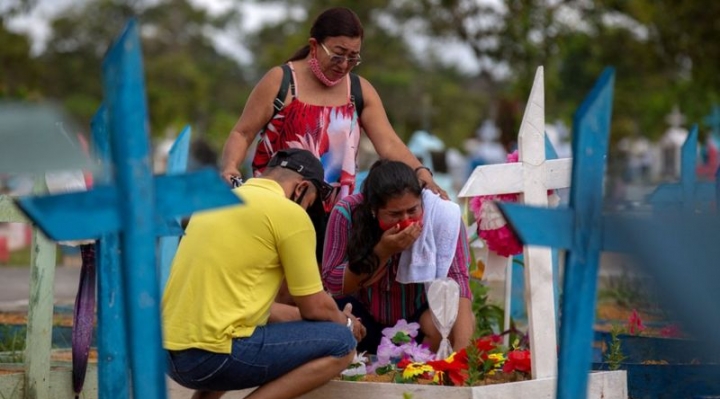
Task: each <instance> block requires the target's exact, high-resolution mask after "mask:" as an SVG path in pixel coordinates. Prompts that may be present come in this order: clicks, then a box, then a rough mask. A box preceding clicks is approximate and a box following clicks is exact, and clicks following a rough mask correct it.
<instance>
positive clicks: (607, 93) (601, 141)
mask: <svg viewBox="0 0 720 399" xmlns="http://www.w3.org/2000/svg"><path fill="white" fill-rule="evenodd" d="M614 79H615V74H614V70H613V69H612V68H608V69H606V70H605V71H604V72H603V74H602V75H601V76H600V78H599V79H598V81H597V83H596V85H595V87H594V88H593V89H592V91H591V92H590V94H589V96H588V97H587V98H586V99H585V101H584V102H583V103H582V105H581V106H580V108H579V109H578V111H577V113H576V114H575V117H574V121H573V122H574V123H573V130H574V134H573V170H572V184H571V188H570V203H569V207H568V208H567V209H547V208H539V207H526V206H521V205H514V204H499V207H500V208H501V210H502V211H503V213H504V214H505V216H506V218H507V219H508V221H510V222H511V223H512V225H513V226H514V228H515V230H516V231H517V232H518V233H519V235H520V237H521V239H522V241H523V242H524V243H525V244H526V245H527V244H534V245H544V246H550V247H556V248H566V249H569V251H568V253H567V257H566V262H565V275H564V285H563V301H562V319H561V325H560V334H561V335H560V359H559V369H558V387H557V398H559V399H578V398H583V397H585V396H586V394H587V383H588V371H589V369H590V363H591V360H592V337H593V330H592V324H593V319H594V313H595V300H596V296H597V276H598V267H599V259H600V250H601V248H603V244H605V245H606V249H607V247H608V246H612V245H611V244H618V243H622V241H623V238H626V236H625V237H623V236H622V235H618V236H616V237H614V240H613V241H612V242H611V240H607V241H606V242H603V239H604V238H613V237H610V236H609V234H610V233H608V232H606V231H603V229H604V228H607V227H609V226H611V223H609V222H608V221H607V220H603V217H602V199H603V198H602V195H603V180H604V174H605V158H606V156H607V152H608V141H609V136H610V118H611V113H612V97H613V84H614Z"/></svg>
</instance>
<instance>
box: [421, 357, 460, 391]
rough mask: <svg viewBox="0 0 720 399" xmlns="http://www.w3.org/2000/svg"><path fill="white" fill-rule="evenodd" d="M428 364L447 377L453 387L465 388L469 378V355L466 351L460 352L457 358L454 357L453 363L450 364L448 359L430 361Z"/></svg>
mask: <svg viewBox="0 0 720 399" xmlns="http://www.w3.org/2000/svg"><path fill="white" fill-rule="evenodd" d="M427 364H428V365H429V366H430V367H432V368H433V369H435V371H439V372H442V373H444V375H447V377H448V378H449V379H450V382H451V383H452V385H455V386H463V385H465V381H466V380H467V378H468V371H467V368H468V364H467V353H466V352H465V349H461V350H459V351H458V352H457V353H456V354H455V356H453V357H452V361H451V362H449V361H447V359H444V360H430V361H428V362H427Z"/></svg>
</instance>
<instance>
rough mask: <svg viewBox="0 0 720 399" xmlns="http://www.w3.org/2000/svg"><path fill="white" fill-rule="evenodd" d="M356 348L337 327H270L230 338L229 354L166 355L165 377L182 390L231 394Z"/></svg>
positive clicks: (187, 352) (300, 324) (313, 324)
mask: <svg viewBox="0 0 720 399" xmlns="http://www.w3.org/2000/svg"><path fill="white" fill-rule="evenodd" d="M356 344H357V342H355V338H354V337H353V335H352V332H351V331H350V330H349V329H348V328H347V327H345V326H343V325H340V324H338V323H332V322H317V321H295V322H289V323H272V324H268V325H265V326H261V327H257V328H256V329H255V332H254V333H253V335H251V336H250V337H247V338H236V339H234V340H233V343H232V352H231V353H229V354H223V353H214V352H208V351H206V350H202V349H186V350H182V351H168V374H169V375H170V378H172V379H173V380H175V381H176V382H177V383H178V384H180V385H182V386H184V387H186V388H190V389H197V390H207V391H233V390H239V389H245V388H251V387H256V386H260V385H263V384H265V383H267V382H270V381H272V380H274V379H276V378H278V377H280V376H282V375H285V374H287V373H288V372H290V371H292V370H293V369H295V368H297V367H299V366H301V365H303V364H305V363H308V362H310V361H312V360H315V359H319V358H323V357H327V356H334V357H343V356H346V355H347V354H348V353H350V352H351V351H352V350H353V349H355V346H356Z"/></svg>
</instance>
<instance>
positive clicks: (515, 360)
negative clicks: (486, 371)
mask: <svg viewBox="0 0 720 399" xmlns="http://www.w3.org/2000/svg"><path fill="white" fill-rule="evenodd" d="M531 367H532V365H531V362H530V351H527V350H524V351H521V350H514V351H511V352H508V354H507V360H505V364H504V365H503V372H505V373H512V372H513V371H519V372H521V373H526V374H529V373H530V370H531Z"/></svg>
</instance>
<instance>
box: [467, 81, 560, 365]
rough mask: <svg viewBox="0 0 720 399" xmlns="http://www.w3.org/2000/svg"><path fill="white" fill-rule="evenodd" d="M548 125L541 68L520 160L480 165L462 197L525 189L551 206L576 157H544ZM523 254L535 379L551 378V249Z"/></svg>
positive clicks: (532, 200)
mask: <svg viewBox="0 0 720 399" xmlns="http://www.w3.org/2000/svg"><path fill="white" fill-rule="evenodd" d="M544 129H545V100H544V85H543V68H542V67H539V68H538V69H537V72H536V74H535V81H534V83H533V87H532V90H531V92H530V97H529V99H528V104H527V106H526V109H525V115H524V116H523V121H522V123H521V126H520V133H519V135H518V140H519V142H518V147H519V148H518V150H519V151H518V152H519V162H516V163H506V164H495V165H485V166H479V167H477V168H475V170H474V171H473V173H472V174H471V175H470V177H469V179H468V181H467V183H465V187H463V189H462V190H461V192H460V194H459V197H474V196H478V195H492V194H507V193H521V194H522V196H521V201H522V202H523V203H526V204H533V205H539V206H547V204H548V202H547V191H548V190H549V189H557V188H564V187H568V186H569V181H570V167H571V160H570V159H556V160H547V159H546V158H545V131H544ZM524 252H525V254H524V259H525V276H526V295H527V298H528V300H527V302H528V321H529V324H530V331H529V332H530V334H529V337H530V351H531V353H532V354H533V356H532V370H533V378H545V377H552V376H555V375H556V370H557V368H556V364H557V355H556V353H557V351H556V348H557V338H556V337H557V334H556V326H555V299H554V288H553V287H554V284H553V281H554V280H553V272H552V253H551V250H550V249H549V248H541V247H536V246H526V247H525V249H524ZM509 275H511V274H509ZM506 278H507V277H506ZM506 306H507V305H506Z"/></svg>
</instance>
